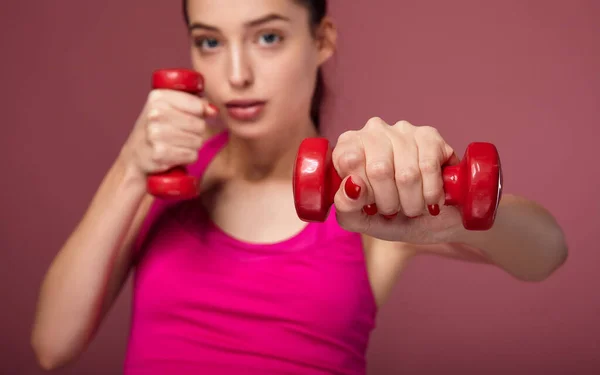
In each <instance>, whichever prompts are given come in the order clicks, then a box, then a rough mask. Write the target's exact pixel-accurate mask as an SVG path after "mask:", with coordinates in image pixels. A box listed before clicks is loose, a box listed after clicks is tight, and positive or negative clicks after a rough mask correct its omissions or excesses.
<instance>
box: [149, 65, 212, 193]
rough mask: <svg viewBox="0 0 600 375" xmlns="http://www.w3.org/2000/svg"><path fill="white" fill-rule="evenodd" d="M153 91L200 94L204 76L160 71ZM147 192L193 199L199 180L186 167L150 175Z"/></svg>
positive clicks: (187, 72) (176, 70) (182, 71)
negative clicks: (168, 90)
mask: <svg viewBox="0 0 600 375" xmlns="http://www.w3.org/2000/svg"><path fill="white" fill-rule="evenodd" d="M152 88H153V89H170V90H178V91H184V92H188V93H190V94H200V93H201V92H202V91H203V90H204V80H203V78H202V75H200V74H199V73H198V72H195V71H193V70H187V69H160V70H157V71H155V72H154V73H153V74H152ZM147 191H148V193H150V194H152V195H154V196H155V197H158V198H163V199H167V198H181V199H187V198H193V197H195V196H197V195H198V180H197V178H196V177H193V176H190V175H188V173H187V169H186V168H185V167H184V166H178V167H174V168H171V169H170V170H168V171H166V172H162V173H156V174H152V175H149V176H148V178H147Z"/></svg>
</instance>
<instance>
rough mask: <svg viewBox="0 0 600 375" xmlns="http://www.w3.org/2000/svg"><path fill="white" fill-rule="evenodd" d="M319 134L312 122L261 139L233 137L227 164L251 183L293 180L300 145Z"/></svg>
mask: <svg viewBox="0 0 600 375" xmlns="http://www.w3.org/2000/svg"><path fill="white" fill-rule="evenodd" d="M290 129H293V130H290ZM317 135H318V134H317V132H316V129H315V128H314V126H313V124H312V122H311V121H309V120H307V121H304V122H303V123H302V124H299V126H291V127H289V128H286V129H285V130H284V131H280V132H277V133H274V134H271V135H270V136H267V137H261V138H260V139H246V138H240V137H237V136H235V135H234V134H231V135H230V139H229V144H228V146H227V147H228V152H227V154H228V158H227V159H228V164H229V166H230V167H231V168H232V171H234V173H235V175H236V176H238V177H239V178H242V179H244V180H248V181H253V182H258V181H261V180H267V179H269V180H270V179H291V177H292V174H293V168H294V161H295V160H296V155H297V154H298V147H299V146H300V143H301V142H302V140H304V139H305V138H307V137H314V136H317Z"/></svg>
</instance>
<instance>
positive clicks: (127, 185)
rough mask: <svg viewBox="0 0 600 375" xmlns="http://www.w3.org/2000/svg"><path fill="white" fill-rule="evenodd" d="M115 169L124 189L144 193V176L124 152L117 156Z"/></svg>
mask: <svg viewBox="0 0 600 375" xmlns="http://www.w3.org/2000/svg"><path fill="white" fill-rule="evenodd" d="M115 167H116V169H117V170H118V171H119V172H118V173H119V175H120V177H121V178H120V180H121V185H122V187H123V188H124V189H126V190H133V191H136V192H140V193H142V192H145V191H146V174H145V173H144V172H143V171H141V170H140V169H139V168H138V167H137V166H136V165H135V163H134V162H133V160H132V158H131V157H128V155H127V153H126V152H124V151H122V152H121V153H120V154H119V156H118V158H117V160H116V162H115Z"/></svg>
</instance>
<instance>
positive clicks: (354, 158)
mask: <svg viewBox="0 0 600 375" xmlns="http://www.w3.org/2000/svg"><path fill="white" fill-rule="evenodd" d="M337 160H338V164H339V166H340V169H342V170H343V171H353V170H355V169H357V168H358V167H359V166H361V165H362V164H364V156H363V155H362V153H360V152H355V151H351V150H347V151H345V152H343V154H341V155H340V156H339V157H338V159H337Z"/></svg>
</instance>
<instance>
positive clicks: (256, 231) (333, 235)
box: [32, 0, 567, 374]
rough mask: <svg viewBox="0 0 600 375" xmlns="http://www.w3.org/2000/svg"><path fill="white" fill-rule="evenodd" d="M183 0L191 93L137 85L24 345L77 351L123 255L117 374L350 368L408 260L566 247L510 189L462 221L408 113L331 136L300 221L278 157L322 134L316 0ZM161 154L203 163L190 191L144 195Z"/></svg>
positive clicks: (433, 136)
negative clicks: (484, 225) (118, 139)
mask: <svg viewBox="0 0 600 375" xmlns="http://www.w3.org/2000/svg"><path fill="white" fill-rule="evenodd" d="M184 10H185V15H186V22H187V23H188V25H189V32H190V37H191V42H192V43H191V56H192V61H193V66H194V69H195V70H196V71H198V72H200V73H202V75H203V76H204V77H205V82H206V83H205V95H204V96H203V97H199V96H194V95H191V94H187V93H183V92H178V91H172V90H164V89H156V90H152V92H151V93H150V95H149V97H148V99H147V102H146V105H145V107H144V108H143V109H142V111H141V114H140V116H139V119H138V120H137V123H136V124H135V125H134V127H133V130H132V133H131V135H130V137H129V138H128V139H127V141H126V143H125V144H124V146H123V148H122V152H121V153H120V155H119V156H118V158H117V160H116V161H115V163H114V165H113V166H112V168H111V169H110V170H109V171H108V173H107V174H106V177H105V179H104V181H103V182H102V184H101V186H100V187H99V189H98V191H97V194H96V195H95V197H94V199H93V201H92V202H91V204H90V206H89V208H88V211H87V212H86V214H85V216H84V217H83V219H82V221H81V222H80V223H79V225H78V226H77V228H75V230H74V232H73V233H72V235H71V236H70V238H69V239H68V241H66V243H65V244H64V246H63V248H62V249H61V250H60V252H59V253H58V255H57V257H56V259H55V260H54V262H53V263H52V265H51V267H50V269H49V271H48V273H47V275H46V278H45V280H44V282H43V285H42V286H41V292H40V299H39V307H38V311H37V316H36V319H35V324H34V327H33V333H32V346H33V348H34V350H35V353H36V355H37V358H38V361H39V364H40V365H41V366H42V367H43V368H46V369H50V368H57V367H61V366H63V365H65V364H67V363H70V362H72V361H74V360H75V359H76V358H77V357H78V355H79V354H80V353H81V352H82V351H84V350H85V348H86V346H87V345H88V344H89V342H90V341H91V340H92V339H93V337H94V334H95V332H96V330H97V329H98V327H99V326H100V324H101V322H102V319H103V317H104V316H105V314H106V312H107V311H108V310H109V309H110V307H111V305H112V303H113V301H114V300H115V298H116V296H117V295H118V293H119V291H120V290H121V287H122V285H123V283H124V282H125V280H126V279H127V277H128V275H130V273H131V272H132V270H134V269H135V279H134V290H133V292H134V296H133V306H132V327H131V336H130V342H129V349H128V353H127V359H126V363H125V373H126V374H167V373H168V374H197V373H206V374H234V373H235V374H363V373H364V372H365V367H366V365H365V353H366V350H367V346H368V339H369V336H370V333H371V331H372V329H373V327H374V322H375V318H376V313H377V310H378V308H380V307H381V306H382V305H383V304H384V303H385V301H386V299H387V298H388V295H389V293H390V290H391V288H392V286H393V285H394V283H395V281H396V279H397V278H398V275H399V274H400V273H401V272H402V270H403V268H404V267H405V265H406V264H407V262H408V261H409V260H410V259H411V257H413V256H415V255H418V254H425V253H428V254H439V255H442V256H446V257H453V258H460V259H464V260H467V261H476V262H481V263H487V264H493V265H495V266H497V267H501V268H502V269H504V270H505V271H506V272H507V273H508V274H510V275H512V276H514V277H517V278H519V279H521V280H526V281H540V280H544V279H545V278H547V277H548V276H549V275H550V274H551V273H552V272H553V271H554V270H555V269H556V268H557V267H559V266H560V265H561V264H562V263H563V262H564V261H565V259H566V256H567V248H566V244H565V239H564V237H563V234H562V231H561V229H560V228H559V227H558V226H557V224H556V222H555V220H554V219H553V218H552V216H550V215H549V214H548V212H547V211H546V210H545V209H543V208H542V207H540V206H538V205H537V204H535V203H533V202H530V201H527V200H525V199H522V198H518V197H516V196H511V195H508V194H504V196H503V199H502V202H501V204H500V206H499V211H498V214H497V217H496V221H495V224H494V226H493V228H492V229H490V230H488V231H467V230H465V229H464V228H463V226H462V222H461V217H460V214H459V211H458V209H457V208H455V207H450V206H443V204H442V203H443V198H444V192H443V186H442V178H441V172H440V171H441V166H442V165H444V164H448V163H450V164H451V163H455V162H456V156H455V154H454V152H453V149H452V147H451V146H450V145H448V144H447V143H446V142H445V141H444V139H443V138H442V137H441V136H440V134H439V133H438V132H437V131H436V130H435V129H434V128H431V127H426V126H415V125H412V124H410V123H409V122H406V121H400V122H397V123H393V124H386V123H385V122H384V121H382V120H381V119H379V118H377V117H373V118H372V119H371V120H369V121H368V122H367V123H366V124H364V127H362V128H361V130H358V131H348V132H345V133H343V134H342V135H341V136H340V138H339V140H338V142H337V145H336V147H335V149H334V152H333V162H334V164H335V167H336V169H337V170H338V171H339V173H340V175H341V176H342V177H343V182H342V184H341V186H340V189H339V191H337V193H336V196H335V208H333V209H332V211H331V214H330V215H329V217H328V219H327V220H326V221H325V222H323V223H309V224H307V223H306V222H303V221H301V220H300V219H299V218H298V215H297V213H296V211H295V208H294V202H293V195H292V173H293V164H294V159H295V157H296V154H297V151H298V146H299V144H300V142H301V141H302V140H303V139H305V138H306V137H311V136H316V135H318V134H319V126H320V124H319V105H320V96H321V92H322V80H321V78H320V67H321V65H322V64H323V63H325V62H326V61H327V60H328V59H329V58H330V57H331V55H332V54H333V53H334V50H335V45H336V29H335V26H334V24H333V22H332V20H331V19H330V18H329V17H328V16H327V6H326V1H325V0H219V1H212V0H189V2H187V3H186V2H185V1H184ZM315 78H316V79H315ZM214 120H218V121H214ZM218 124H223V125H224V126H223V127H219V125H218ZM177 165H188V166H189V171H190V173H191V174H193V175H195V176H197V177H198V178H199V179H200V181H201V184H200V195H199V197H198V198H195V199H188V200H183V201H172V200H160V199H155V198H153V197H152V196H150V195H149V194H147V192H146V177H147V176H148V175H150V174H153V173H157V172H162V171H165V170H168V169H170V168H171V167H173V166H177ZM428 206H431V207H433V209H432V210H428V209H427V207H428ZM440 208H441V210H440V212H439V214H438V215H432V214H431V213H430V211H435V210H439V209H440ZM433 213H434V214H436V212H433Z"/></svg>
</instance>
